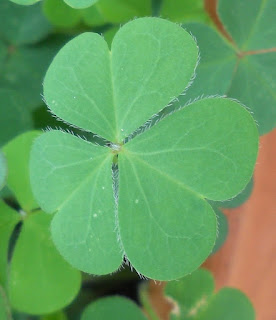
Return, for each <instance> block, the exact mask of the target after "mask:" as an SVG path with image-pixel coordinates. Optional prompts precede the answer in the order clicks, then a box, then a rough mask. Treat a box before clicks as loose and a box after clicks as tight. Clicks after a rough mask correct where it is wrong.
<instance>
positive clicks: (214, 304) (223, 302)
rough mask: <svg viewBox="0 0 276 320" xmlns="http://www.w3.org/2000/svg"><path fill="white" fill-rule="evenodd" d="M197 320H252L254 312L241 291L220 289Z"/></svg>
mask: <svg viewBox="0 0 276 320" xmlns="http://www.w3.org/2000/svg"><path fill="white" fill-rule="evenodd" d="M198 319H199V320H221V319H223V320H233V319H243V320H254V319H255V312H254V309H253V306H252V304H251V302H250V301H249V299H248V298H247V297H246V296H245V295H244V293H242V292H241V291H239V290H237V289H233V288H223V289H221V290H220V291H219V292H218V293H217V294H216V295H215V296H214V297H213V299H212V300H211V302H210V305H209V306H208V307H207V308H206V310H205V311H204V312H203V313H202V314H201V315H200V316H199V317H198Z"/></svg>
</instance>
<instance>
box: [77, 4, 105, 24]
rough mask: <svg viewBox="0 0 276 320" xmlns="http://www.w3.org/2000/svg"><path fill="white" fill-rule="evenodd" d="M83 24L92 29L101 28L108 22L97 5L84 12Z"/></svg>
mask: <svg viewBox="0 0 276 320" xmlns="http://www.w3.org/2000/svg"><path fill="white" fill-rule="evenodd" d="M82 19H83V22H84V23H85V24H86V25H88V26H91V27H94V26H101V25H103V24H105V23H106V22H107V21H106V19H105V18H104V16H103V13H102V12H101V10H100V8H99V7H98V6H97V5H94V6H91V7H89V8H86V9H83V10H82Z"/></svg>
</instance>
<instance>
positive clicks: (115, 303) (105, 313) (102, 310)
mask: <svg viewBox="0 0 276 320" xmlns="http://www.w3.org/2000/svg"><path fill="white" fill-rule="evenodd" d="M92 319H101V320H110V319H112V320H122V319H131V320H146V317H145V316H144V315H143V313H142V311H141V310H140V309H139V308H138V306H137V305H136V304H135V303H134V302H132V301H131V300H129V299H127V298H123V297H119V296H114V297H107V298H103V299H99V300H97V301H96V302H93V303H91V304H90V305H89V306H88V307H86V309H85V310H84V312H83V314H82V317H81V320H92Z"/></svg>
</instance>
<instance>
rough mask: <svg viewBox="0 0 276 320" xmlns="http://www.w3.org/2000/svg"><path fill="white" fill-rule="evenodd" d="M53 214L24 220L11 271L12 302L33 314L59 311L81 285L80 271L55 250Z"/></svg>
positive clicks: (10, 288)
mask: <svg viewBox="0 0 276 320" xmlns="http://www.w3.org/2000/svg"><path fill="white" fill-rule="evenodd" d="M50 220H51V216H49V215H47V214H45V213H43V212H38V213H36V214H33V215H30V216H29V217H27V218H26V219H25V220H24V223H23V226H22V230H21V233H20V236H19V238H18V240H17V243H16V246H15V249H14V253H13V257H12V261H11V265H10V274H9V278H10V281H9V290H8V292H9V299H10V301H11V305H12V306H13V307H14V308H15V309H17V310H20V311H23V312H26V313H30V314H43V313H50V312H53V311H56V310H59V309H61V308H63V307H64V306H66V305H67V304H69V303H70V302H71V301H72V300H73V299H74V298H75V296H76V295H77V293H78V291H79V288H80V280H81V279H80V278H81V277H80V273H79V271H77V270H75V269H73V268H72V267H71V266H69V265H68V263H67V262H65V261H64V260H63V258H62V257H61V256H60V254H59V253H58V251H57V250H56V248H55V246H54V244H53V242H52V240H51V235H50V230H49V229H50Z"/></svg>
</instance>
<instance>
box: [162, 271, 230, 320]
mask: <svg viewBox="0 0 276 320" xmlns="http://www.w3.org/2000/svg"><path fill="white" fill-rule="evenodd" d="M214 289H215V286H214V279H213V276H212V274H211V273H210V272H209V271H207V270H205V269H198V270H196V271H195V272H193V273H192V274H191V275H188V276H186V277H185V278H182V279H180V280H178V281H170V282H168V283H167V285H166V287H165V295H166V296H167V297H168V299H169V300H170V301H171V302H173V303H174V308H173V310H172V314H171V319H196V317H195V316H196V315H197V314H198V313H200V312H201V311H202V310H203V309H204V308H205V306H206V304H207V303H208V302H209V300H210V297H211V296H212V295H213V291H214ZM222 319H224V318H223V317H222Z"/></svg>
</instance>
